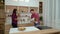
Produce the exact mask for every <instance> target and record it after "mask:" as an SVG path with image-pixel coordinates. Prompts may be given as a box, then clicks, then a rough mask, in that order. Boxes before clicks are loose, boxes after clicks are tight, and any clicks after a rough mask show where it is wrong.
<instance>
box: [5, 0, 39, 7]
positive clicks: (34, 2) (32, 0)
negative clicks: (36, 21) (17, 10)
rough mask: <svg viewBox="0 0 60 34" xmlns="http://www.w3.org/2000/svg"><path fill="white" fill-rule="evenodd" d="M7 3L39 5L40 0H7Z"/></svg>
mask: <svg viewBox="0 0 60 34" xmlns="http://www.w3.org/2000/svg"><path fill="white" fill-rule="evenodd" d="M5 5H15V6H29V7H39V0H29V2H24V1H19V0H18V1H13V0H5Z"/></svg>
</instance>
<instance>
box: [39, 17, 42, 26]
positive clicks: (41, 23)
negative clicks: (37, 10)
mask: <svg viewBox="0 0 60 34" xmlns="http://www.w3.org/2000/svg"><path fill="white" fill-rule="evenodd" d="M39 20H40V25H43V17H42V16H40V18H39Z"/></svg>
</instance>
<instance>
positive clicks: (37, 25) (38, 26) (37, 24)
mask: <svg viewBox="0 0 60 34" xmlns="http://www.w3.org/2000/svg"><path fill="white" fill-rule="evenodd" d="M34 26H35V27H36V28H38V29H40V30H42V28H41V27H40V23H34Z"/></svg>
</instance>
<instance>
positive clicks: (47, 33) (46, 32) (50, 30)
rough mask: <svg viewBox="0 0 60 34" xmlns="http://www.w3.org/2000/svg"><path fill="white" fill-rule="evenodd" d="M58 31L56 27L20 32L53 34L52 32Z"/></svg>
mask: <svg viewBox="0 0 60 34" xmlns="http://www.w3.org/2000/svg"><path fill="white" fill-rule="evenodd" d="M59 32H60V31H59V30H57V29H45V30H38V31H32V32H25V33H20V34H53V33H57V34H58V33H59Z"/></svg>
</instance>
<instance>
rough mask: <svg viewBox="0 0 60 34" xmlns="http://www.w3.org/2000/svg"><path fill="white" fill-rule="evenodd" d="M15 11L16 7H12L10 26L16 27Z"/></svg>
mask: <svg viewBox="0 0 60 34" xmlns="http://www.w3.org/2000/svg"><path fill="white" fill-rule="evenodd" d="M16 11H17V9H14V10H13V13H12V16H11V17H12V26H13V27H17V15H16Z"/></svg>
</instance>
